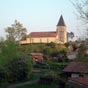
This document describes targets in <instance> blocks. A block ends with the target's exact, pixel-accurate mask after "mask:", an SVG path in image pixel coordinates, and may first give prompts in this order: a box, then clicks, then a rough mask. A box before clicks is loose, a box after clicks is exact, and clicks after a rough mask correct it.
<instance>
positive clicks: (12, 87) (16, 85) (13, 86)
mask: <svg viewBox="0 0 88 88" xmlns="http://www.w3.org/2000/svg"><path fill="white" fill-rule="evenodd" d="M36 82H38V80H33V81H28V82H24V83H20V84H15V85H11V86H9V87H8V88H16V87H18V86H23V85H27V84H33V83H36Z"/></svg>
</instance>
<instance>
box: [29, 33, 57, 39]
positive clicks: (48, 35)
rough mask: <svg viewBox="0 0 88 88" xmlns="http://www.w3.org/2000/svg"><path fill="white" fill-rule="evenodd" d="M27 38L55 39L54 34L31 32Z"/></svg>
mask: <svg viewBox="0 0 88 88" xmlns="http://www.w3.org/2000/svg"><path fill="white" fill-rule="evenodd" d="M28 37H32V38H33V37H34V38H35V37H36V38H39V37H56V32H31V33H30V34H29V35H28Z"/></svg>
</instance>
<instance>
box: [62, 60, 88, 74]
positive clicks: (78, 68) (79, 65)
mask: <svg viewBox="0 0 88 88" xmlns="http://www.w3.org/2000/svg"><path fill="white" fill-rule="evenodd" d="M63 71H64V72H76V73H88V62H85V63H83V62H71V63H70V64H69V65H68V66H67V67H65V68H64V70H63Z"/></svg>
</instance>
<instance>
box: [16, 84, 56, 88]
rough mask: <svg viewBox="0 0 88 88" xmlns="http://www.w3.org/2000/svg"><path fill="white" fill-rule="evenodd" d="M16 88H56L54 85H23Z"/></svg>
mask: <svg viewBox="0 0 88 88" xmlns="http://www.w3.org/2000/svg"><path fill="white" fill-rule="evenodd" d="M16 88H57V87H56V86H55V85H40V84H32V85H24V86H20V87H16Z"/></svg>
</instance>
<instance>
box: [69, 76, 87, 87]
mask: <svg viewBox="0 0 88 88" xmlns="http://www.w3.org/2000/svg"><path fill="white" fill-rule="evenodd" d="M68 79H69V80H71V81H74V82H76V83H80V84H83V85H86V86H88V78H84V77H77V78H68Z"/></svg>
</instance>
